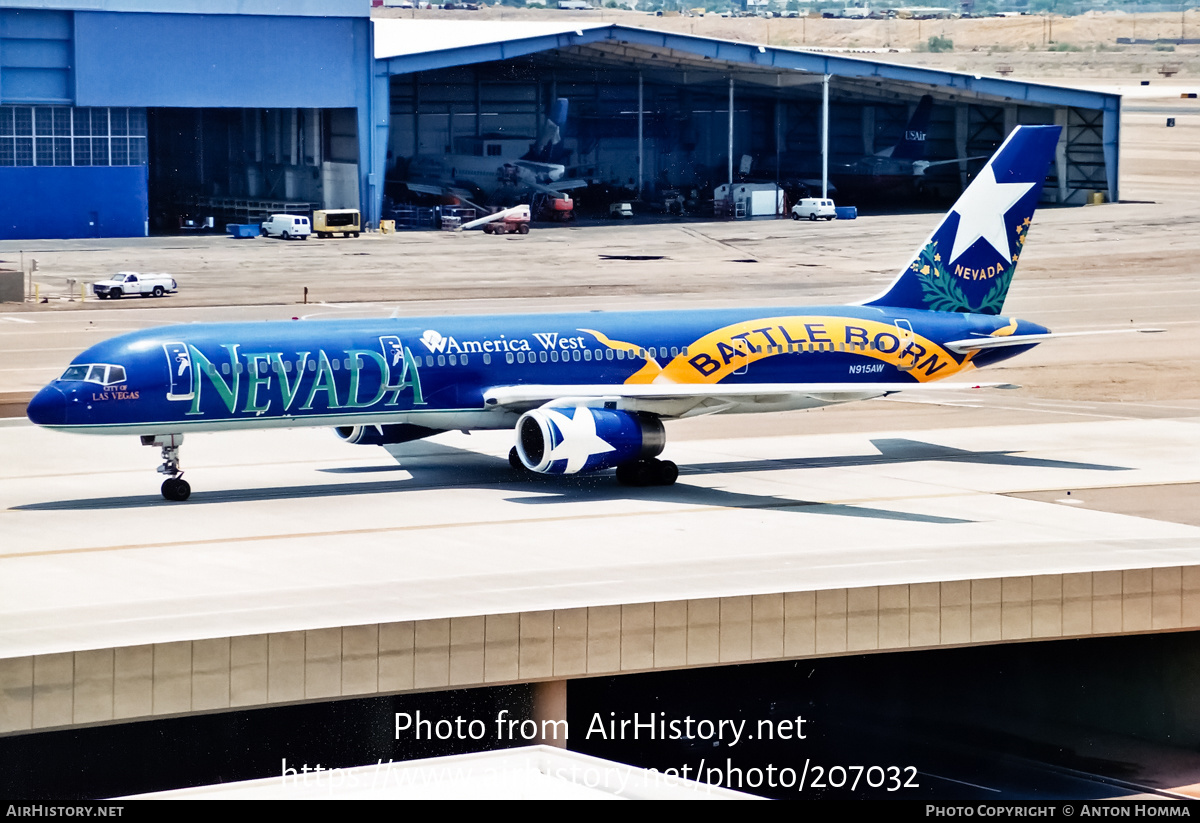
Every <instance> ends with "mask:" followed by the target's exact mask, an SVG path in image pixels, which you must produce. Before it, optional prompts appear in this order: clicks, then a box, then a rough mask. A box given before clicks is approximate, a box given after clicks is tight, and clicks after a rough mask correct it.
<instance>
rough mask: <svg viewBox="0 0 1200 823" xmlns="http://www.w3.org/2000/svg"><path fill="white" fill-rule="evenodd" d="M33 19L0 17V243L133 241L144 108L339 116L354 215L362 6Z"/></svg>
mask: <svg viewBox="0 0 1200 823" xmlns="http://www.w3.org/2000/svg"><path fill="white" fill-rule="evenodd" d="M40 5H42V6H43V7H42V8H32V9H24V8H11V7H3V8H0V239H5V238H13V239H15V238H65V237H120V236H136V235H144V234H146V233H147V228H148V201H149V194H148V182H147V181H148V171H147V167H148V164H149V163H151V162H153V158H152V157H151V156H150V152H149V150H148V146H147V109H149V108H154V107H164V108H180V109H202V108H214V109H215V108H222V109H342V110H352V116H353V118H354V120H355V121H356V126H357V142H358V160H359V163H358V168H359V185H358V190H359V193H360V199H361V200H362V201H363V202H362V203H361V204H360V207H362V206H365V205H366V200H367V198H368V196H369V191H370V187H369V186H368V182H369V181H368V174H367V172H369V170H370V168H371V166H370V163H369V162H367V160H368V158H369V156H370V148H371V147H370V141H369V139H368V138H369V135H370V119H369V109H370V92H371V68H370V67H371V58H372V54H371V37H372V33H371V27H370V20H369V17H368V16H367V9H366V7H365V5H366V4H365V3H364V4H363V6H364V9H363V12H362V16H349V15H347V16H342V17H322V16H316V15H314V14H311V13H309V14H306V15H300V16H280V15H271V14H180V13H139V12H124V11H91V10H80V9H64V8H61V7H60V8H45V5H48V4H46V3H42V4H40ZM49 5H54V4H49ZM211 5H212V6H213V7H224V6H227V5H229V4H221V3H220V2H217V3H213V4H211ZM235 5H238V6H240V7H243V8H244V7H247V6H251V5H252V4H250V3H241V4H235ZM327 7H328V6H327ZM345 7H346V4H344V3H343V4H341V7H340V8H341V9H344V8H345ZM93 8H94V6H93ZM365 211H366V209H365V208H364V212H365Z"/></svg>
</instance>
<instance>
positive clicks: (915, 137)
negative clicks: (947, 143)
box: [904, 129, 925, 143]
mask: <svg viewBox="0 0 1200 823" xmlns="http://www.w3.org/2000/svg"><path fill="white" fill-rule="evenodd" d="M904 139H905V140H907V141H908V142H909V143H924V142H925V132H923V131H916V130H914V129H909V130H908V131H906V132H904Z"/></svg>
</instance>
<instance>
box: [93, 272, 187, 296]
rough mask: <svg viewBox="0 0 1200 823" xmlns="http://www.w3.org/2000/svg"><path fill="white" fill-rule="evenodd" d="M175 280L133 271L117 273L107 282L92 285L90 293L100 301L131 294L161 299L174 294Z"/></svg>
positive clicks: (166, 276) (167, 276) (165, 276)
mask: <svg viewBox="0 0 1200 823" xmlns="http://www.w3.org/2000/svg"><path fill="white" fill-rule="evenodd" d="M176 288H177V286H176V284H175V279H174V278H173V277H171V276H170V275H167V274H138V273H137V272H135V271H119V272H117V273H116V274H114V275H113V276H112V277H110V278H108V279H107V280H101V281H100V282H99V283H93V284H92V293H93V294H95V295H96V296H97V297H99V298H100V299H101V300H104V299H105V298H108V297H111V298H113V299H119V298H121V297H127V296H128V295H131V294H140V295H141V296H142V297H162V296H163V295H164V294H167V293H168V292H174V291H175V290H176Z"/></svg>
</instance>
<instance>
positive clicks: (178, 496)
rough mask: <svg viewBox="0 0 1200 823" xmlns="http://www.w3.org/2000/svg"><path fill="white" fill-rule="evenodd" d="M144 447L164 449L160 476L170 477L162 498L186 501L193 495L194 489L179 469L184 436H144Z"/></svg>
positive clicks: (164, 484) (165, 481) (163, 488)
mask: <svg viewBox="0 0 1200 823" xmlns="http://www.w3.org/2000/svg"><path fill="white" fill-rule="evenodd" d="M142 445H143V446H158V447H160V448H161V449H162V458H163V462H162V465H161V466H159V467H158V473H159V474H165V475H169V476H168V477H167V479H166V480H164V481H163V484H162V496H163V497H164V498H166V499H167V500H177V501H180V502H182V501H184V500H187V499H188V498H189V497H191V495H192V487H191V486H190V485H189V484H188V482H187V481H186V480H184V479H183V470H182V469H180V468H179V447H180V446H181V445H183V435H182V434H144V435H142Z"/></svg>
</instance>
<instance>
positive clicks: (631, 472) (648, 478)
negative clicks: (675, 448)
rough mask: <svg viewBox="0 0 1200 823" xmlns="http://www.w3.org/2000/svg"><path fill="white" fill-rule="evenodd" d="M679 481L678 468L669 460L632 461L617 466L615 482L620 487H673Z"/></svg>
mask: <svg viewBox="0 0 1200 823" xmlns="http://www.w3.org/2000/svg"><path fill="white" fill-rule="evenodd" d="M678 479H679V467H678V466H676V465H675V464H674V463H672V462H671V461H670V460H658V459H657V458H650V459H649V460H634V461H633V462H631V463H622V464H621V465H619V466H617V482H618V483H620V484H621V485H622V486H673V485H675V481H676V480H678Z"/></svg>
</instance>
